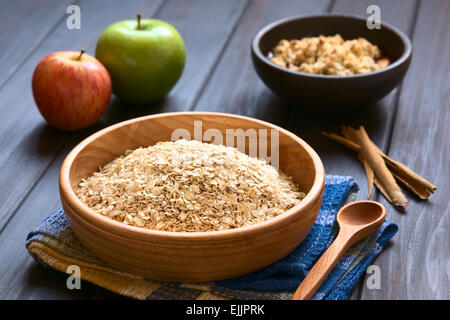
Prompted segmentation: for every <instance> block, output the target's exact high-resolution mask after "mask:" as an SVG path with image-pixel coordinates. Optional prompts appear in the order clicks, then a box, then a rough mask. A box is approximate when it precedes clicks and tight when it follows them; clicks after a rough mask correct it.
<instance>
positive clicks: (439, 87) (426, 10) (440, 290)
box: [362, 0, 450, 299]
mask: <svg viewBox="0 0 450 320" xmlns="http://www.w3.org/2000/svg"><path fill="white" fill-rule="evenodd" d="M448 21H450V3H449V2H448V1H445V0H442V1H422V2H421V4H420V9H419V11H418V17H417V21H416V27H415V30H414V36H413V38H412V41H413V50H414V53H413V59H412V62H411V67H410V70H409V74H408V76H407V78H406V79H405V80H404V83H403V86H402V91H401V93H400V97H399V104H398V111H397V116H396V119H395V123H394V126H393V132H392V137H391V142H390V145H389V155H390V156H391V157H392V158H394V159H397V160H399V161H401V162H403V163H405V164H406V165H408V166H409V167H410V168H412V169H413V170H415V171H417V172H420V173H421V174H422V175H423V176H424V177H426V178H427V179H429V180H430V181H432V182H433V183H434V184H435V185H436V186H437V191H436V193H435V194H434V195H432V196H431V197H430V199H429V200H428V201H420V200H417V198H416V197H415V196H414V195H412V194H408V196H409V197H410V199H412V201H410V204H409V205H408V207H407V208H406V213H405V214H398V213H396V212H391V214H390V216H389V219H391V220H394V221H395V222H396V223H397V224H398V225H399V232H398V235H396V237H395V240H394V244H393V245H392V246H391V247H390V248H389V250H387V251H386V252H384V253H383V254H382V255H381V256H380V257H379V259H377V261H376V264H377V265H379V266H380V268H381V270H383V272H382V277H381V289H380V290H367V289H365V290H363V294H362V298H363V299H449V298H450V291H449V288H450V280H449V275H450V273H449V271H450V254H449V243H450V239H449V231H450V229H449V227H450V207H449V197H448V190H449V187H450V183H449V177H450V169H449V160H450V149H449V146H450V130H449V126H448V124H449V123H450V103H449V89H450V87H449V84H450V76H449V73H450V68H449V65H448V61H450V54H449V52H450V37H449V35H448ZM381 201H382V202H383V203H384V204H385V205H386V204H387V203H386V201H385V200H384V199H381Z"/></svg>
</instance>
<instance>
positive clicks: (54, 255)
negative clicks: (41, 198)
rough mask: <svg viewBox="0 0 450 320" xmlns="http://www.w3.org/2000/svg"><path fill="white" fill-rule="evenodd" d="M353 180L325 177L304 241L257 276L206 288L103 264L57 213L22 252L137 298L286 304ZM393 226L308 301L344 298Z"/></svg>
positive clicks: (348, 197)
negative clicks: (317, 210) (75, 268)
mask: <svg viewBox="0 0 450 320" xmlns="http://www.w3.org/2000/svg"><path fill="white" fill-rule="evenodd" d="M357 191H358V186H357V184H356V182H355V181H354V179H353V178H351V177H342V176H330V175H328V176H327V177H326V180H325V192H324V198H323V203H322V207H321V210H320V213H319V215H318V217H317V220H316V222H315V224H314V226H313V228H312V229H311V231H310V233H309V234H308V236H307V237H306V239H305V240H304V241H303V242H302V243H301V244H300V245H299V247H298V248H296V249H295V250H294V251H293V252H292V253H290V254H289V255H288V256H286V257H285V258H283V259H281V260H280V261H278V262H276V263H274V264H273V265H271V266H269V267H266V268H264V269H262V270H260V271H257V272H254V273H251V274H248V275H245V276H242V277H239V278H234V279H229V280H224V281H216V282H208V283H171V282H164V281H156V280H152V279H146V278H142V277H139V276H136V275H133V274H130V273H127V272H123V271H121V270H117V269H115V268H113V267H111V266H109V265H108V264H106V263H104V262H103V261H101V260H100V259H98V258H97V257H95V256H94V255H93V254H92V253H91V252H89V251H88V250H87V249H86V248H84V247H83V245H82V244H81V243H80V242H79V241H78V240H77V239H76V237H75V236H74V234H73V232H72V230H71V229H70V227H69V224H68V223H67V220H66V218H65V215H64V211H63V210H62V209H59V210H58V211H57V212H56V213H54V214H53V215H52V216H50V217H49V218H47V219H46V220H44V221H43V222H42V223H41V224H40V225H39V226H38V227H37V228H36V229H34V230H33V231H31V232H30V233H29V234H28V237H27V243H26V246H27V249H28V252H29V253H30V255H31V256H33V258H35V259H36V261H38V262H39V263H41V264H42V265H44V266H46V267H50V268H53V269H56V270H59V271H62V272H66V270H67V268H68V267H69V266H71V265H74V264H76V265H78V266H79V267H80V269H81V278H83V279H84V280H86V281H90V282H92V283H94V284H97V285H99V286H101V287H104V288H106V289H108V290H111V291H113V292H116V293H118V294H122V295H126V296H129V297H133V298H137V299H290V298H291V297H292V294H293V292H294V291H295V289H296V288H297V287H298V285H299V284H300V282H301V280H302V279H303V278H304V277H305V275H306V274H307V273H308V271H309V270H310V269H311V268H312V266H313V265H314V263H315V262H316V261H317V260H318V259H319V257H320V256H321V255H322V254H323V252H325V250H326V249H327V248H328V247H329V246H330V244H331V243H332V242H333V240H334V238H335V236H336V234H337V231H338V226H337V223H336V214H337V212H338V210H339V208H340V207H341V206H342V205H343V204H345V203H346V202H348V201H352V200H353V199H354V198H355V195H356V192H357ZM397 230H398V227H397V225H396V224H395V223H393V222H388V221H386V222H384V223H383V225H382V226H381V228H380V229H379V230H378V231H377V232H376V233H374V234H373V235H372V236H370V237H368V238H366V239H364V240H362V241H360V242H358V243H356V244H355V245H353V246H352V247H351V248H350V249H349V250H348V251H347V252H346V253H345V255H344V256H343V257H342V258H341V259H340V261H339V262H338V264H337V266H336V267H335V268H334V269H333V271H332V272H331V273H330V275H329V276H328V277H327V279H326V280H325V282H324V283H323V285H322V286H321V287H320V288H319V290H318V291H317V293H316V294H315V295H314V296H313V299H326V300H341V299H348V297H349V295H350V292H351V290H352V288H353V287H354V286H355V284H356V282H357V281H358V279H359V278H360V277H361V276H362V275H363V274H364V272H365V270H366V269H367V267H368V266H369V265H370V263H371V262H372V260H373V259H374V258H375V257H376V256H377V255H378V254H379V253H380V252H381V251H382V249H383V247H384V246H385V244H386V243H387V241H388V240H389V239H390V238H391V237H392V236H394V235H395V233H396V232H397Z"/></svg>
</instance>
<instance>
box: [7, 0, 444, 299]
mask: <svg viewBox="0 0 450 320" xmlns="http://www.w3.org/2000/svg"><path fill="white" fill-rule="evenodd" d="M16 3H17V2H8V3H7V7H5V6H4V4H3V2H2V4H1V8H2V10H0V26H6V24H3V23H4V22H5V21H4V19H6V18H7V17H8V15H7V14H5V12H15V16H17V17H20V15H23V14H25V13H26V12H25V11H24V12H22V11H20V10H19V9H20V6H21V5H22V3H20V2H19V4H17V7H16ZM40 3H41V6H44V7H45V6H50V2H47V1H40ZM120 3H121V2H119V1H117V2H113V3H111V2H108V4H104V3H102V2H101V1H99V0H94V1H92V0H91V1H84V0H81V1H80V2H79V5H80V6H81V9H82V19H83V20H82V30H80V31H69V30H67V29H66V28H65V20H61V19H63V18H64V12H65V5H63V4H65V2H62V3H61V4H58V5H54V12H50V10H36V12H37V13H36V15H34V13H33V12H27V13H26V14H27V16H30V15H31V16H30V17H32V18H30V24H28V21H26V23H24V24H18V25H17V24H16V25H15V26H16V27H15V29H14V31H15V32H19V34H21V33H20V32H24V31H21V29H20V28H21V27H23V28H27V30H28V31H29V32H32V34H33V35H35V36H33V37H31V36H30V37H29V38H30V41H31V40H36V41H37V42H29V43H27V44H17V43H15V42H14V43H13V45H14V46H16V45H18V46H19V47H16V48H17V49H16V50H15V51H19V52H20V54H16V52H15V51H11V52H13V53H14V54H13V55H11V57H13V58H15V59H17V60H15V62H14V63H12V64H5V63H3V64H1V65H0V84H1V81H2V77H4V76H5V74H6V73H4V72H3V69H1V68H6V69H5V70H7V71H8V70H9V71H8V72H10V74H9V75H6V78H8V81H7V82H5V83H4V86H3V88H2V87H1V85H0V111H1V112H2V114H3V115H4V116H3V117H2V118H1V119H0V136H1V137H2V139H1V140H0V200H1V201H0V252H1V261H2V263H1V264H0V299H5V298H9V299H15V298H20V299H80V298H82V299H83V298H96V299H98V298H100V299H101V298H105V297H106V298H111V297H114V298H115V297H116V296H115V295H112V294H110V293H108V292H107V291H105V290H103V289H99V288H97V287H95V286H92V285H90V284H89V283H83V284H82V290H73V291H69V290H67V288H66V286H65V279H66V276H65V275H63V274H59V273H56V272H51V271H48V270H47V271H46V270H44V269H43V268H40V267H38V266H37V265H36V264H35V263H34V262H33V261H32V259H31V258H30V257H29V256H28V255H27V253H26V252H25V249H24V238H25V236H26V234H27V232H28V231H30V230H31V229H32V228H33V227H34V226H36V225H37V224H38V223H39V222H40V221H41V220H42V219H43V218H44V217H46V216H47V215H49V214H50V213H51V211H52V210H55V209H57V208H58V207H59V206H60V201H59V195H58V183H57V178H58V172H59V167H60V165H61V163H62V161H63V159H64V157H65V155H66V154H67V153H68V152H69V151H70V149H71V148H72V147H73V146H74V145H75V144H77V143H78V142H79V141H80V140H81V139H83V138H84V137H86V136H87V135H89V134H90V133H93V132H95V131H96V130H98V129H100V128H102V127H104V126H107V125H109V124H111V123H115V122H118V121H121V120H125V119H128V118H132V117H136V116H140V115H144V114H150V113H157V112H164V111H175V110H186V109H195V110H214V111H222V112H232V113H238V114H243V115H249V116H252V117H256V118H260V119H263V120H266V121H269V122H272V123H276V124H278V125H281V126H283V127H286V128H288V129H289V130H291V131H293V132H295V133H297V134H298V135H299V136H300V137H302V138H304V139H305V140H306V141H307V142H308V143H310V144H311V145H312V146H313V147H314V148H315V149H316V150H317V151H318V152H319V154H320V156H321V158H322V160H323V162H324V164H325V167H326V170H327V173H331V174H341V175H352V176H354V177H355V178H356V179H357V181H358V183H359V184H360V186H361V191H360V193H359V198H361V199H362V198H365V197H366V194H367V189H366V182H365V175H364V171H363V168H362V166H361V165H360V163H359V162H358V160H357V159H356V157H355V155H354V154H353V153H352V152H351V151H348V150H346V149H344V148H343V147H341V146H339V145H337V144H336V143H334V142H332V141H328V140H327V139H326V138H324V137H322V136H321V135H320V131H321V130H328V131H338V130H339V126H340V125H341V124H346V125H354V126H356V125H359V124H364V125H365V126H366V128H367V129H368V131H369V134H370V135H371V138H372V139H374V141H375V142H376V143H377V144H378V145H379V146H380V147H381V148H382V149H383V150H385V151H388V152H389V155H390V156H391V157H393V158H394V159H398V160H400V161H402V162H404V163H405V164H407V165H408V166H410V167H411V168H412V169H414V170H416V171H418V172H419V173H421V174H423V175H424V176H425V177H426V178H429V179H430V180H431V181H433V182H434V183H435V184H436V185H437V187H438V190H437V193H436V194H435V195H433V196H432V197H431V198H430V201H428V202H421V201H416V200H413V201H411V203H410V205H409V206H408V208H407V213H406V214H405V215H401V214H399V213H398V212H395V211H394V210H392V209H391V207H390V205H388V204H387V203H386V202H385V201H384V199H382V198H380V197H379V195H374V198H375V199H381V201H383V203H384V204H385V205H386V207H387V208H388V219H390V220H394V221H395V222H397V223H398V224H399V227H400V231H399V233H398V234H397V235H396V236H395V238H394V239H393V241H392V245H391V246H389V247H388V248H387V249H386V250H385V251H384V252H383V253H382V254H381V255H380V257H379V258H377V260H376V261H375V262H374V264H376V265H378V266H380V269H381V289H379V290H369V289H368V288H367V287H365V286H364V281H362V283H361V287H360V290H358V289H357V290H355V293H354V295H353V298H362V299H406V298H409V299H423V298H425V299H434V298H441V299H444V298H446V299H448V298H449V292H448V287H449V285H450V284H449V278H448V270H449V269H448V268H449V253H448V243H449V239H448V234H449V227H448V226H449V222H450V221H449V220H450V218H449V213H450V209H449V206H448V196H447V192H446V190H448V187H449V182H448V181H446V179H447V180H448V177H449V172H448V170H449V169H448V159H450V151H449V149H448V146H449V140H448V139H449V129H448V128H447V126H446V125H447V123H448V122H449V120H450V119H449V117H450V116H449V112H450V108H449V104H448V90H449V87H448V84H449V83H450V82H449V76H448V74H449V70H448V66H447V65H448V63H447V62H448V61H449V52H450V51H449V49H450V43H449V37H448V34H447V33H448V30H447V29H448V27H447V25H446V21H449V19H450V16H449V15H450V13H449V12H450V9H449V3H448V2H447V1H445V0H442V1H437V0H436V1H421V2H420V6H419V7H418V5H417V4H418V1H410V0H400V1H369V0H367V1H357V2H355V1H352V0H336V1H327V0H323V1H314V0H308V1H301V2H299V1H293V0H287V1H283V5H280V3H279V2H278V3H277V1H274V0H257V1H249V3H248V4H247V2H245V1H240V0H234V1H207V0H188V1H183V2H180V1H178V0H169V1H166V3H164V4H162V3H163V1H162V0H161V1H145V0H137V1H133V2H130V3H129V4H128V5H127V6H123V5H120ZM369 4H378V5H379V6H380V8H381V15H382V17H381V18H382V20H386V21H388V22H390V23H392V24H394V25H396V26H397V27H399V28H400V29H402V30H403V31H404V32H405V33H407V34H410V35H411V34H412V33H413V37H412V38H413V39H412V40H413V51H414V53H413V61H412V64H411V69H410V71H409V72H408V74H407V76H406V78H405V80H404V83H403V85H402V86H401V88H398V89H397V90H396V91H394V92H392V93H391V94H390V95H389V96H388V97H386V98H385V99H383V100H382V101H380V102H379V103H377V104H376V105H374V106H372V107H371V108H370V109H368V110H367V111H363V112H361V113H359V114H352V115H347V116H339V117H318V116H317V115H310V114H305V113H303V112H302V111H300V110H299V109H298V108H296V106H295V105H288V104H285V103H284V102H282V101H281V100H280V99H278V98H277V97H276V96H274V95H273V94H272V93H271V92H270V91H269V90H268V89H266V87H265V86H264V84H263V83H262V82H261V81H260V80H259V79H258V78H257V76H256V73H255V72H254V70H253V66H252V64H251V61H250V55H249V50H250V48H249V46H250V41H251V39H252V37H253V35H254V33H255V32H256V31H257V30H258V29H259V28H260V27H262V26H263V25H265V24H267V23H269V22H270V21H273V20H276V19H278V18H281V17H284V16H290V15H296V14H305V13H319V12H326V11H327V10H331V12H333V13H347V14H359V15H366V13H365V11H366V8H367V6H368V5H369ZM4 8H8V10H9V11H8V10H6V9H4ZM57 8H60V9H57ZM417 8H419V10H418V11H417ZM58 10H62V11H61V12H57V11H58ZM99 11H101V12H102V19H101V21H100V20H99V19H98V12H99ZM137 12H142V13H143V14H144V16H150V15H152V14H156V16H157V17H158V18H160V19H163V20H166V21H168V22H170V23H172V24H174V25H175V26H176V27H177V29H178V30H179V31H180V33H181V34H182V36H183V38H184V39H185V42H186V46H187V51H188V60H187V66H186V69H185V71H184V73H183V76H182V78H181V79H180V82H179V83H178V84H177V86H176V87H175V88H174V90H173V91H172V93H171V94H170V95H169V96H168V98H167V99H166V100H164V101H162V102H161V103H158V104H155V105H150V106H143V107H131V106H124V105H121V104H120V102H119V101H117V100H115V99H113V101H112V104H111V106H110V108H109V110H108V112H107V114H106V115H105V116H104V117H103V119H102V122H101V123H99V124H98V125H97V126H94V127H93V128H90V129H87V130H83V131H80V132H78V133H76V134H64V133H62V132H59V131H56V130H53V129H51V128H49V127H47V126H45V125H44V124H43V120H42V119H41V117H40V115H39V114H38V112H37V110H36V108H35V106H34V102H33V99H32V96H31V90H30V81H31V74H32V71H33V69H34V66H35V65H36V64H37V62H38V61H39V60H40V59H41V58H42V57H43V56H44V55H46V54H48V53H50V52H53V51H57V50H62V49H66V50H67V49H73V50H78V49H80V48H81V47H83V48H85V49H87V51H88V53H90V54H93V53H94V48H95V42H96V39H97V37H98V35H99V34H100V33H101V31H102V30H103V28H105V27H106V26H107V25H108V24H109V23H112V22H114V21H117V20H121V19H124V18H133V17H134V15H135V14H136V13H137ZM42 15H47V16H46V17H48V18H47V19H48V20H47V22H43V21H37V17H38V16H41V17H42ZM416 15H417V21H415V18H416ZM13 16H14V15H13ZM58 17H59V18H58ZM61 17H62V18H61ZM33 19H35V20H34V21H35V23H41V24H38V27H37V28H36V30H33V28H31V27H30V26H33V24H31V22H32V21H33ZM58 19H60V20H58ZM9 23H13V24H14V23H15V20H14V19H13V21H12V22H8V25H9ZM55 23H56V24H55ZM3 29H4V28H1V30H3ZM2 36H3V37H4V36H5V35H4V34H3V33H1V34H0V38H1V37H2ZM8 36H9V35H8ZM17 38H19V36H17ZM13 41H15V39H13ZM3 44H4V41H1V42H0V49H2V50H3V47H2V45H3ZM7 47H8V46H6V50H8V48H7ZM21 48H23V49H21ZM2 50H0V51H2ZM27 50H28V51H27ZM1 55H2V52H0V57H2V56H1ZM0 59H1V60H2V61H4V60H3V58H0ZM14 64H15V66H16V67H14ZM11 70H12V71H11ZM14 70H15V72H14ZM6 78H5V79H6ZM397 104H398V109H397ZM391 133H392V136H391ZM430 141H431V142H433V143H431V142H430ZM409 196H410V197H411V198H412V199H415V198H414V196H412V195H409ZM2 227H4V229H3V231H1V230H2Z"/></svg>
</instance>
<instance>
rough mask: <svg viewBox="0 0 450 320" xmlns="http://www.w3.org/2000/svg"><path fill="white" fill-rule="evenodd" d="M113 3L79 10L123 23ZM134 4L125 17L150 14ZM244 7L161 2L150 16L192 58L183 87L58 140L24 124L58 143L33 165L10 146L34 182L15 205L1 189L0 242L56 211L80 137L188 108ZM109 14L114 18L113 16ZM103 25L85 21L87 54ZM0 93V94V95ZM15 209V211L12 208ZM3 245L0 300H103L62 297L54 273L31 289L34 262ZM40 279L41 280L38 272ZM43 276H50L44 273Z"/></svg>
mask: <svg viewBox="0 0 450 320" xmlns="http://www.w3.org/2000/svg"><path fill="white" fill-rule="evenodd" d="M152 3H154V2H152ZM118 4H119V2H117V3H115V5H112V6H111V5H110V4H109V3H108V8H105V9H102V8H99V6H100V3H95V2H94V3H93V4H91V2H89V5H91V6H92V7H89V8H91V9H89V10H88V9H86V8H85V9H84V11H85V12H87V11H91V10H92V12H95V10H102V11H103V10H110V11H109V14H110V15H111V16H110V17H109V19H111V20H112V21H111V22H113V21H117V20H121V19H123V18H124V16H125V15H126V14H125V13H124V12H123V10H122V9H120V10H119V9H118V8H121V6H120V7H119V6H117V5H118ZM138 5H139V3H136V2H133V7H131V8H128V9H127V10H129V14H128V16H134V14H135V12H139V11H140V12H143V13H144V15H147V13H149V12H150V11H154V10H155V9H152V10H149V9H148V8H146V7H142V6H144V5H148V2H145V3H142V4H141V5H142V6H141V7H139V6H138ZM81 6H82V7H81V8H82V10H83V3H82V4H81ZM199 6H201V7H202V10H199V9H198V8H199ZM244 8H245V2H244V1H241V0H233V1H226V2H222V1H221V2H216V1H215V2H210V1H206V0H192V1H183V2H182V5H180V2H179V1H166V2H165V3H164V5H163V6H162V7H161V9H160V10H159V11H158V12H157V14H156V17H157V18H159V19H162V20H165V21H168V22H169V23H172V24H173V25H175V27H177V28H178V30H179V31H180V33H181V34H182V36H183V38H184V40H185V42H186V47H187V51H188V55H189V56H191V57H192V58H188V59H189V60H188V61H189V62H188V63H189V64H191V66H190V67H189V68H186V70H185V72H184V73H183V76H182V78H181V79H180V83H184V85H183V86H181V85H180V86H178V85H177V87H176V88H175V89H174V93H172V94H171V95H170V96H169V97H168V98H167V99H166V100H165V101H163V102H162V103H161V104H159V105H152V106H140V107H131V106H124V105H121V104H120V102H119V101H117V100H115V99H113V101H112V105H111V106H110V108H109V110H108V112H107V114H106V115H105V116H104V117H103V119H102V121H101V123H99V124H98V125H96V126H94V127H92V128H89V129H86V130H83V131H80V132H77V133H75V134H72V135H69V134H65V135H64V136H63V137H61V133H60V132H59V131H56V130H52V129H50V128H48V127H46V126H43V125H42V121H43V120H41V118H40V115H39V114H37V115H36V117H35V118H33V119H32V120H33V121H30V122H29V125H30V126H38V127H39V126H42V127H44V128H46V129H45V130H48V131H49V132H50V133H49V135H48V136H47V137H46V138H45V141H46V142H47V143H48V144H56V143H58V145H57V146H56V147H55V146H53V145H50V146H47V147H46V148H47V149H48V152H47V153H48V158H47V159H45V160H46V161H34V159H33V161H30V156H31V155H32V154H33V153H34V152H35V150H28V149H27V148H23V149H21V150H18V149H17V147H16V149H14V148H15V146H14V145H13V146H12V148H13V152H14V153H16V154H20V156H21V157H23V158H25V159H27V163H29V164H30V167H29V168H28V169H27V170H30V171H33V170H35V175H36V177H35V178H34V179H29V178H22V179H23V181H24V182H23V184H22V187H24V185H25V184H26V187H28V192H30V193H29V195H28V196H27V197H26V199H25V200H24V201H23V203H21V204H20V201H19V202H18V201H17V199H11V197H10V195H9V194H6V190H5V198H6V199H7V200H8V205H9V206H8V209H9V212H10V214H9V215H10V216H11V214H12V213H14V212H15V214H14V216H13V218H12V219H11V220H10V221H9V222H8V225H7V227H6V228H5V229H4V230H3V232H2V233H1V234H0V238H2V239H10V238H11V239H12V238H16V239H22V241H23V239H24V237H25V236H26V234H27V232H28V231H30V230H31V229H32V228H33V227H34V226H36V224H38V223H39V221H41V220H43V219H44V218H45V217H46V216H48V215H49V214H50V213H51V212H52V210H54V209H56V208H58V207H60V201H59V193H58V180H57V175H58V172H59V168H60V166H61V163H62V161H63V159H64V158H65V156H66V155H67V153H68V152H69V151H70V150H71V149H72V148H73V146H74V145H76V144H77V143H78V142H80V141H81V140H82V139H83V138H84V137H86V136H88V135H90V134H91V133H93V132H95V131H97V130H98V129H100V128H102V127H104V126H107V125H109V124H111V123H115V122H118V121H121V120H125V119H128V118H131V117H136V116H139V115H145V114H149V113H153V112H160V111H162V110H163V109H164V110H175V109H183V108H184V109H186V108H188V107H189V104H190V103H192V101H193V100H194V99H195V97H196V95H197V91H198V90H200V89H201V88H202V86H203V83H204V81H205V80H206V78H207V77H208V75H209V72H210V71H209V70H210V69H211V67H212V66H213V65H214V62H215V61H216V59H217V56H218V55H220V52H221V51H222V48H223V47H224V46H225V43H226V41H227V39H228V37H229V35H230V34H231V32H232V30H233V28H234V24H235V23H237V21H238V20H239V17H240V15H241V12H242V11H243V10H244ZM144 9H147V10H144ZM127 12H128V11H127ZM199 12H200V13H199ZM114 14H115V15H116V16H113V15H114ZM200 17H202V19H203V20H202V22H203V23H202V24H199V23H198V21H199V19H200ZM109 23H110V22H106V23H105V21H101V22H99V21H98V19H96V18H95V16H91V17H86V18H85V23H84V25H85V29H86V30H89V32H86V34H91V33H92V36H87V35H84V34H83V36H82V39H83V40H84V41H86V38H87V39H88V40H89V43H88V45H87V46H85V48H87V51H88V53H93V50H94V47H95V42H96V39H97V37H98V35H99V34H100V32H101V31H102V30H103V28H105V27H106V26H107V25H108V24H109ZM58 30H59V29H58ZM63 34H65V31H64V30H61V31H60V32H58V31H55V34H54V35H53V34H52V36H51V37H50V38H49V39H48V41H46V43H44V44H43V46H46V47H48V51H49V52H50V51H52V50H53V51H55V50H57V49H52V48H57V47H58V46H61V43H62V41H63V40H62V39H61V37H63ZM71 40H73V39H71ZM47 42H50V43H47ZM78 45H79V44H78ZM205 47H207V48H208V50H204V48H205ZM36 63H37V62H36ZM28 64H29V63H28V62H27V65H28ZM32 67H34V65H33V64H32V63H30V69H31V71H28V69H27V70H24V71H21V73H22V72H32ZM12 80H13V79H11V81H10V82H13V81H12ZM8 84H9V83H8ZM10 88H11V91H12V90H14V87H13V86H11V87H10ZM175 92H176V94H175ZM1 94H2V91H0V97H1ZM0 108H1V104H0ZM28 108H32V109H33V108H35V107H34V105H33V103H32V102H30V101H29V102H28ZM43 130H44V129H43ZM33 141H35V138H33V139H31V142H30V143H28V145H30V144H31V143H32V142H33ZM0 143H1V142H0ZM5 147H6V146H5ZM0 148H1V146H0ZM55 153H57V154H58V155H57V156H56V160H53V159H54V157H55ZM8 165H10V166H11V170H10V171H11V175H13V174H15V175H17V173H18V171H19V169H18V167H17V166H16V164H15V163H14V162H8ZM0 166H1V162H0ZM39 170H40V171H39ZM44 170H45V171H44ZM0 172H1V171H0ZM36 172H37V173H36ZM41 175H42V176H41ZM1 179H2V176H1V174H0V181H1ZM37 181H39V183H38V184H37V185H36V186H35V187H34V188H33V189H31V188H32V187H33V185H34V183H36V182H37ZM0 185H1V184H0ZM30 190H31V191H30ZM0 191H1V189H0ZM17 191H20V189H19V187H18V188H17ZM22 195H23V196H22V197H25V196H26V194H22ZM2 196H3V194H1V192H0V198H1V197H2ZM19 204H20V206H19ZM15 205H17V206H19V207H14V206H15ZM16 210H17V211H16ZM0 212H3V211H1V210H0ZM30 215H32V218H30ZM13 235H14V236H13ZM3 237H5V238H3ZM9 241H12V240H8V241H4V243H3V244H0V251H1V252H2V258H3V257H4V258H5V261H8V263H7V264H6V265H0V273H2V274H1V275H0V289H1V288H8V290H3V291H2V293H1V294H0V297H1V298H17V297H21V298H22V299H40V298H48V299H50V298H61V299H63V298H70V297H74V296H75V295H76V296H77V297H84V298H86V297H88V296H90V295H91V294H94V296H95V297H96V298H101V297H103V296H104V293H103V291H102V290H101V289H97V288H96V289H95V290H94V293H93V291H92V290H91V289H92V288H91V287H89V285H86V286H85V288H86V290H85V289H84V287H83V288H82V290H80V291H78V292H77V293H71V295H72V296H71V295H68V293H67V292H66V291H67V289H66V288H65V282H61V278H64V277H61V276H60V277H59V278H58V276H57V275H54V279H55V280H54V281H55V282H58V284H57V285H55V286H54V287H49V288H46V287H41V286H36V285H35V284H33V283H32V282H30V281H29V279H28V277H27V274H28V272H29V271H27V270H28V268H27V267H28V266H33V265H34V264H35V263H34V261H32V259H31V258H30V257H29V256H28V255H27V253H26V252H25V250H24V249H23V242H20V241H17V246H16V245H14V246H10V245H9ZM33 270H34V269H33ZM34 272H35V273H34V275H33V278H34V277H39V275H36V273H39V269H36V270H35V271H34ZM41 276H43V277H45V275H44V271H43V270H42V275H41ZM48 277H53V276H51V275H50V276H48ZM2 295H4V296H2Z"/></svg>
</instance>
